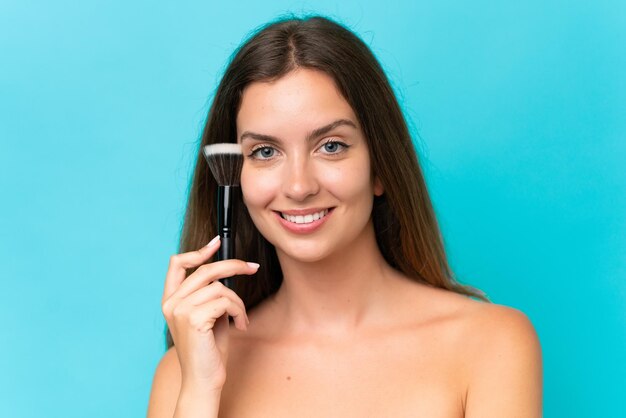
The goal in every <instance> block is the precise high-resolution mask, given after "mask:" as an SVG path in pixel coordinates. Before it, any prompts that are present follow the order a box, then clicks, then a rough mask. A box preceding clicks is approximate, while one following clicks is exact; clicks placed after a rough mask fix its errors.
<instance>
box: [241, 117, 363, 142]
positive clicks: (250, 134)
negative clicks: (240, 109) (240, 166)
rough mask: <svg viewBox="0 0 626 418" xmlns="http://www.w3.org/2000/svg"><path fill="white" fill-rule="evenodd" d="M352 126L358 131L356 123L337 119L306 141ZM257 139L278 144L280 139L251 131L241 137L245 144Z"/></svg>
mask: <svg viewBox="0 0 626 418" xmlns="http://www.w3.org/2000/svg"><path fill="white" fill-rule="evenodd" d="M344 125H345V126H352V127H353V128H354V129H356V124H355V123H354V122H352V121H351V120H349V119H337V120H336V121H334V122H331V123H329V124H328V125H324V126H322V127H320V128H317V129H314V130H313V131H311V132H310V133H309V134H308V135H307V137H306V140H307V142H308V141H311V140H313V139H315V138H318V137H320V136H322V135H324V134H327V133H328V132H330V131H332V130H333V129H335V128H337V127H338V126H344ZM248 138H250V139H256V140H259V141H269V142H278V141H279V139H278V138H277V137H275V136H271V135H263V134H257V133H254V132H250V131H245V132H244V133H242V134H241V136H240V137H239V139H240V140H241V141H242V142H243V140H244V139H248Z"/></svg>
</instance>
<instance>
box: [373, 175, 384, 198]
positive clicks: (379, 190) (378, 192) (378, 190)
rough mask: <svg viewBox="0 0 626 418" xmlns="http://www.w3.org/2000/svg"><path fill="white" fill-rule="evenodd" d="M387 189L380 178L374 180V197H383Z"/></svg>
mask: <svg viewBox="0 0 626 418" xmlns="http://www.w3.org/2000/svg"><path fill="white" fill-rule="evenodd" d="M383 193H385V188H384V187H383V184H382V183H381V181H380V179H379V178H378V177H375V178H374V196H382V195H383Z"/></svg>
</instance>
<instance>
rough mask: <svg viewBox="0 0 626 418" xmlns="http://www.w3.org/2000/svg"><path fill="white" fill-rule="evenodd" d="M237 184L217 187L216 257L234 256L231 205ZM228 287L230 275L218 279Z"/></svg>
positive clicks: (230, 280)
mask: <svg viewBox="0 0 626 418" xmlns="http://www.w3.org/2000/svg"><path fill="white" fill-rule="evenodd" d="M236 187H237V186H218V187H217V231H218V234H219V235H220V241H221V244H220V248H219V249H218V251H217V259H218V261H219V260H230V259H231V258H234V257H235V230H234V229H233V227H232V224H233V207H234V203H235V195H236V192H237V190H238V187H237V189H236ZM220 281H221V282H222V283H223V284H224V285H225V286H226V287H228V288H229V289H232V277H226V278H224V279H220Z"/></svg>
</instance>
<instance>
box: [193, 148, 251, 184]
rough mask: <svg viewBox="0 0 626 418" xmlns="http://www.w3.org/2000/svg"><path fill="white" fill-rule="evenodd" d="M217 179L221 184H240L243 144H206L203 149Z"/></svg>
mask: <svg viewBox="0 0 626 418" xmlns="http://www.w3.org/2000/svg"><path fill="white" fill-rule="evenodd" d="M202 152H203V154H204V158H205V159H206V161H207V163H208V164H209V168H210V169H211V173H213V177H215V181H217V184H219V185H220V186H238V185H239V177H240V176H241V167H242V166H243V153H242V151H241V145H239V144H232V143H225V144H211V145H205V146H204V148H203V149H202Z"/></svg>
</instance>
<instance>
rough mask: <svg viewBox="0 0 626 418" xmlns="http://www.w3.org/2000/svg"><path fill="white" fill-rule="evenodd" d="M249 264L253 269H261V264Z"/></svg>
mask: <svg viewBox="0 0 626 418" xmlns="http://www.w3.org/2000/svg"><path fill="white" fill-rule="evenodd" d="M247 264H248V266H250V267H252V268H253V269H258V268H259V264H257V263H250V262H248V263H247Z"/></svg>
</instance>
